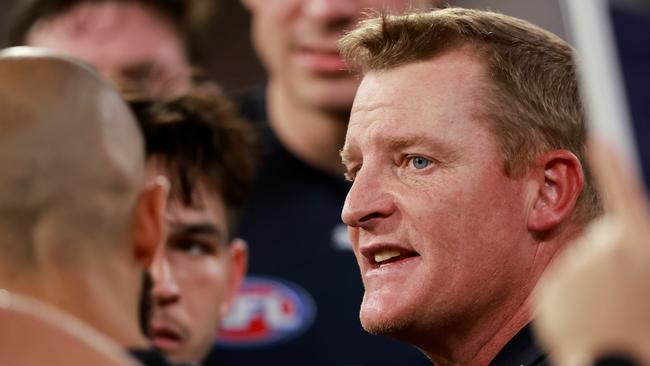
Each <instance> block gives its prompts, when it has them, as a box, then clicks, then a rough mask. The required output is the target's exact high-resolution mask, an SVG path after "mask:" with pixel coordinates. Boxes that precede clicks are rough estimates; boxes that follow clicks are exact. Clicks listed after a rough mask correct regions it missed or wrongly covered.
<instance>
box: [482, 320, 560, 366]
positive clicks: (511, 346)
mask: <svg viewBox="0 0 650 366" xmlns="http://www.w3.org/2000/svg"><path fill="white" fill-rule="evenodd" d="M520 365H521V366H549V365H550V363H548V361H547V360H546V354H545V353H544V352H543V351H542V350H541V348H540V347H539V346H538V345H537V343H536V342H535V339H534V338H533V334H532V329H531V325H530V324H528V325H527V326H525V327H524V328H523V329H522V330H520V331H519V333H517V335H515V336H514V337H513V338H512V339H511V340H510V342H508V344H506V345H505V347H503V349H502V350H501V351H500V352H499V353H498V354H497V356H496V357H495V358H494V360H492V362H491V363H490V366H520Z"/></svg>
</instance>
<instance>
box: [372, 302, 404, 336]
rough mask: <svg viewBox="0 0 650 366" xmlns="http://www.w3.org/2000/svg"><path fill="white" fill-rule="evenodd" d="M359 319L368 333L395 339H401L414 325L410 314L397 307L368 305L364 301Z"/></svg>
mask: <svg viewBox="0 0 650 366" xmlns="http://www.w3.org/2000/svg"><path fill="white" fill-rule="evenodd" d="M359 319H360V320H361V326H362V327H363V329H364V330H365V331H366V332H368V333H370V334H374V335H382V336H391V337H394V338H400V335H401V334H404V333H406V332H407V330H408V329H409V328H410V326H411V324H412V318H411V317H410V316H409V314H408V312H404V311H399V309H397V308H396V307H395V306H388V305H387V306H381V305H380V304H377V303H376V302H375V303H373V304H366V303H365V301H364V304H362V305H361V312H360V313H359Z"/></svg>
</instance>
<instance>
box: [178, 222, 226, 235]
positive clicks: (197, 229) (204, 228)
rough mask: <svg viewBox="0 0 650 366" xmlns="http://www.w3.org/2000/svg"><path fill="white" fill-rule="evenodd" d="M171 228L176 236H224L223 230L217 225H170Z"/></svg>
mask: <svg viewBox="0 0 650 366" xmlns="http://www.w3.org/2000/svg"><path fill="white" fill-rule="evenodd" d="M169 228H170V232H171V233H174V234H188V235H189V234H207V235H215V236H218V237H222V236H223V230H221V229H219V227H217V226H216V225H214V224H211V223H207V222H206V223H194V224H181V223H170V224H169Z"/></svg>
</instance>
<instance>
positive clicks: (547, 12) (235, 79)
mask: <svg viewBox="0 0 650 366" xmlns="http://www.w3.org/2000/svg"><path fill="white" fill-rule="evenodd" d="M214 1H216V2H218V8H217V12H216V14H215V16H214V19H213V21H212V22H210V23H209V25H208V26H207V27H206V29H205V32H204V33H203V34H201V35H200V36H199V37H198V42H199V47H200V49H201V54H202V57H203V60H202V62H201V65H200V66H202V67H203V68H204V69H205V70H207V72H208V75H210V76H211V77H213V78H214V79H215V80H217V81H218V82H219V83H220V84H221V85H222V86H223V88H224V89H225V90H226V91H228V92H233V91H237V90H241V89H244V88H246V87H249V86H252V85H258V84H261V83H263V82H264V70H263V68H262V67H261V66H260V64H259V62H258V61H257V59H256V57H255V54H254V52H253V50H252V48H251V44H250V35H249V20H250V19H249V15H248V13H247V11H246V10H245V9H244V8H243V7H242V5H241V4H240V2H239V0H214ZM268 1H275V0H268ZM13 3H14V0H0V47H6V46H7V23H8V19H9V17H10V15H11V8H12V4H13ZM451 3H452V4H453V5H458V6H464V7H476V8H481V9H491V10H499V11H502V12H504V13H506V14H509V15H514V16H518V17H521V18H524V19H527V20H529V21H532V22H533V23H535V24H537V25H539V26H541V27H543V28H546V29H548V30H550V31H552V32H554V33H556V34H558V35H560V36H563V37H564V35H565V32H564V27H563V25H562V17H561V15H560V6H559V5H558V0H544V1H534V0H524V1H522V0H455V1H451Z"/></svg>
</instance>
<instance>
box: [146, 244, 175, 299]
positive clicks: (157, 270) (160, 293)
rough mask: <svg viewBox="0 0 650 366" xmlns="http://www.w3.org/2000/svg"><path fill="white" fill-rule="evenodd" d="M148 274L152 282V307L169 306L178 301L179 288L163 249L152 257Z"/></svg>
mask: <svg viewBox="0 0 650 366" xmlns="http://www.w3.org/2000/svg"><path fill="white" fill-rule="evenodd" d="M149 273H150V274H151V279H152V281H153V287H152V289H151V296H152V298H153V303H154V305H158V306H164V305H169V304H172V303H174V302H177V301H178V300H179V299H180V288H179V286H178V283H177V282H176V278H175V277H174V273H173V270H172V266H171V265H170V263H169V259H168V258H167V255H166V253H165V250H164V248H163V250H159V251H158V253H156V255H155V256H154V260H153V262H152V264H151V267H149Z"/></svg>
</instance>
